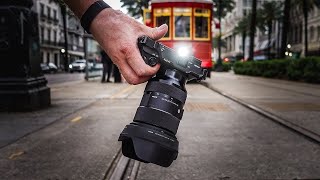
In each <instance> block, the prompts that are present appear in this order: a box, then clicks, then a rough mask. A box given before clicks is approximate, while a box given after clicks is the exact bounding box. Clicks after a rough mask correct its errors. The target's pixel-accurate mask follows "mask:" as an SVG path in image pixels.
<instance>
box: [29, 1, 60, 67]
mask: <svg viewBox="0 0 320 180" xmlns="http://www.w3.org/2000/svg"><path fill="white" fill-rule="evenodd" d="M33 10H34V11H36V12H37V13H38V20H39V36H40V46H41V48H40V51H41V62H42V63H49V62H51V63H54V64H56V65H57V67H60V65H61V59H62V57H61V54H60V53H61V49H62V48H63V47H62V43H61V34H62V31H61V27H62V19H61V11H60V8H59V4H58V3H56V2H55V1H52V0H34V4H33Z"/></svg>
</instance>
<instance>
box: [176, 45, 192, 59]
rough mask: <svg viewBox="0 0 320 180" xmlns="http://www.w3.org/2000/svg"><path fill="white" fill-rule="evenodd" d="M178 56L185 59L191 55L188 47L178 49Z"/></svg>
mask: <svg viewBox="0 0 320 180" xmlns="http://www.w3.org/2000/svg"><path fill="white" fill-rule="evenodd" d="M178 55H179V56H181V57H186V56H190V55H191V49H190V48H188V47H179V48H178Z"/></svg>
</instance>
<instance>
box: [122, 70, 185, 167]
mask: <svg viewBox="0 0 320 180" xmlns="http://www.w3.org/2000/svg"><path fill="white" fill-rule="evenodd" d="M185 83H186V78H185V77H184V76H183V75H181V74H180V73H179V72H178V71H176V70H174V69H173V70H172V69H165V70H161V69H160V71H159V72H158V74H157V76H156V77H154V78H153V79H151V80H150V81H149V82H148V84H147V85H146V88H145V91H144V94H143V97H142V100H141V103H140V106H139V107H138V109H137V112H136V114H135V117H134V119H133V122H132V123H130V124H129V125H127V126H126V127H125V129H124V130H123V131H122V133H121V134H120V137H119V141H122V153H123V155H125V156H127V157H129V158H132V159H136V160H138V161H142V162H146V163H154V164H157V165H160V166H163V167H168V166H170V165H171V163H172V162H173V161H174V160H175V159H176V158H177V156H178V147H179V142H178V140H177V138H176V136H175V135H176V133H177V130H178V126H179V123H180V120H181V118H182V115H183V106H184V103H185V101H186V98H187V93H186V90H185V87H184V86H185Z"/></svg>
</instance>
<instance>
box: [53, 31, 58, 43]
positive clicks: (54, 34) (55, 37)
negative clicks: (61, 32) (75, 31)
mask: <svg viewBox="0 0 320 180" xmlns="http://www.w3.org/2000/svg"><path fill="white" fill-rule="evenodd" d="M53 41H54V44H56V43H57V31H53Z"/></svg>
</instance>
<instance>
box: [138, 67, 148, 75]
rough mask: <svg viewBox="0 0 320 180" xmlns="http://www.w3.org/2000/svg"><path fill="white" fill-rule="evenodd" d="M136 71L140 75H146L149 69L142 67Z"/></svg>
mask: <svg viewBox="0 0 320 180" xmlns="http://www.w3.org/2000/svg"><path fill="white" fill-rule="evenodd" d="M136 73H137V75H138V76H144V75H146V74H147V71H146V70H145V69H142V68H140V69H138V70H137V72H136Z"/></svg>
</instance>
